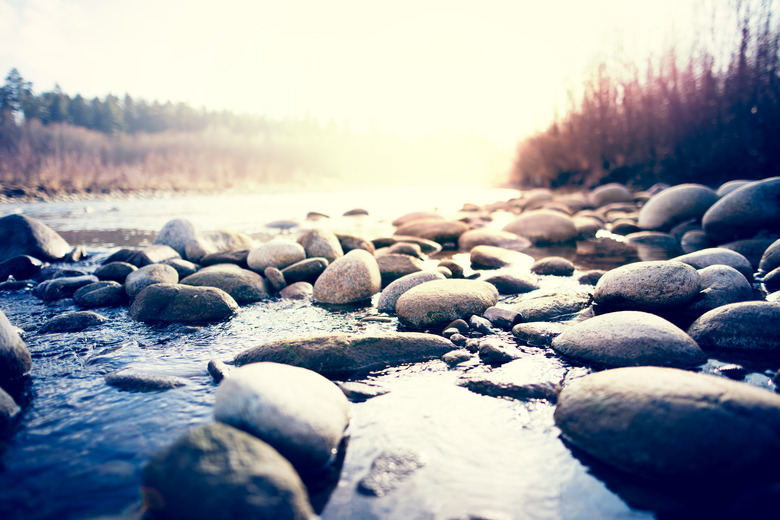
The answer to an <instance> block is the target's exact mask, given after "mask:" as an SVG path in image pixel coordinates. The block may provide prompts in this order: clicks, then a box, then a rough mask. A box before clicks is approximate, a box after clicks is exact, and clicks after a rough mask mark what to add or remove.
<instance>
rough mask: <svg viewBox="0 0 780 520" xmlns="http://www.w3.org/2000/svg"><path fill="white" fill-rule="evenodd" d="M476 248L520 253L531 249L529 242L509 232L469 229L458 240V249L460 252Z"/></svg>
mask: <svg viewBox="0 0 780 520" xmlns="http://www.w3.org/2000/svg"><path fill="white" fill-rule="evenodd" d="M476 246H495V247H503V248H504V249H511V250H513V251H522V250H523V249H528V248H529V247H531V241H530V240H528V239H527V238H525V237H521V236H518V235H515V234H514V233H510V232H509V231H501V230H500V229H487V228H480V229H471V230H469V231H466V232H465V233H463V234H462V235H461V236H460V238H458V249H460V250H461V251H471V250H472V249H473V248H474V247H476Z"/></svg>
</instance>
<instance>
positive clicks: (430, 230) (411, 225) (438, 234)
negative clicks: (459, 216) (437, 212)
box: [394, 219, 469, 245]
mask: <svg viewBox="0 0 780 520" xmlns="http://www.w3.org/2000/svg"><path fill="white" fill-rule="evenodd" d="M468 230H469V227H468V226H467V225H466V224H464V223H463V222H456V221H450V220H441V219H422V220H413V221H411V222H408V223H406V224H403V225H402V226H400V227H399V228H398V229H396V230H395V233H394V235H400V236H404V235H411V236H415V237H420V238H424V239H426V240H431V241H433V242H436V243H438V244H441V245H445V244H457V243H458V238H460V236H461V235H462V234H463V233H465V232H466V231H468Z"/></svg>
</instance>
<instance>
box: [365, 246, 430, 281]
mask: <svg viewBox="0 0 780 520" xmlns="http://www.w3.org/2000/svg"><path fill="white" fill-rule="evenodd" d="M376 262H377V265H378V266H379V273H380V274H381V275H382V285H388V284H389V283H391V282H393V281H395V280H397V279H399V278H401V277H402V276H405V275H408V274H412V273H418V272H420V271H422V270H423V267H424V264H423V262H422V260H420V259H419V258H414V257H413V256H409V255H404V254H392V253H391V254H386V255H382V256H380V257H378V258H377V259H376Z"/></svg>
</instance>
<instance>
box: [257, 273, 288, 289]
mask: <svg viewBox="0 0 780 520" xmlns="http://www.w3.org/2000/svg"><path fill="white" fill-rule="evenodd" d="M263 276H265V279H266V280H268V284H269V285H270V286H271V289H272V291H273V292H277V293H278V292H279V291H281V290H282V289H284V288H285V287H287V281H286V280H285V279H284V274H282V272H281V271H280V270H279V269H277V268H276V267H266V268H265V270H264V271H263Z"/></svg>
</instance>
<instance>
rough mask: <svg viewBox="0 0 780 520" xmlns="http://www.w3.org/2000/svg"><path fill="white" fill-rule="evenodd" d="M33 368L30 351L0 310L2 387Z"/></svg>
mask: <svg viewBox="0 0 780 520" xmlns="http://www.w3.org/2000/svg"><path fill="white" fill-rule="evenodd" d="M31 368H32V358H31V357H30V351H29V350H28V349H27V345H26V344H25V343H24V340H22V338H21V337H20V336H19V332H17V330H16V327H14V326H13V325H12V324H11V322H10V321H8V318H6V316H5V313H3V311H2V310H0V387H6V388H7V385H8V383H9V382H11V381H13V380H15V379H18V378H20V377H22V376H23V375H25V374H26V373H27V372H29V371H30V369H31Z"/></svg>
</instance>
